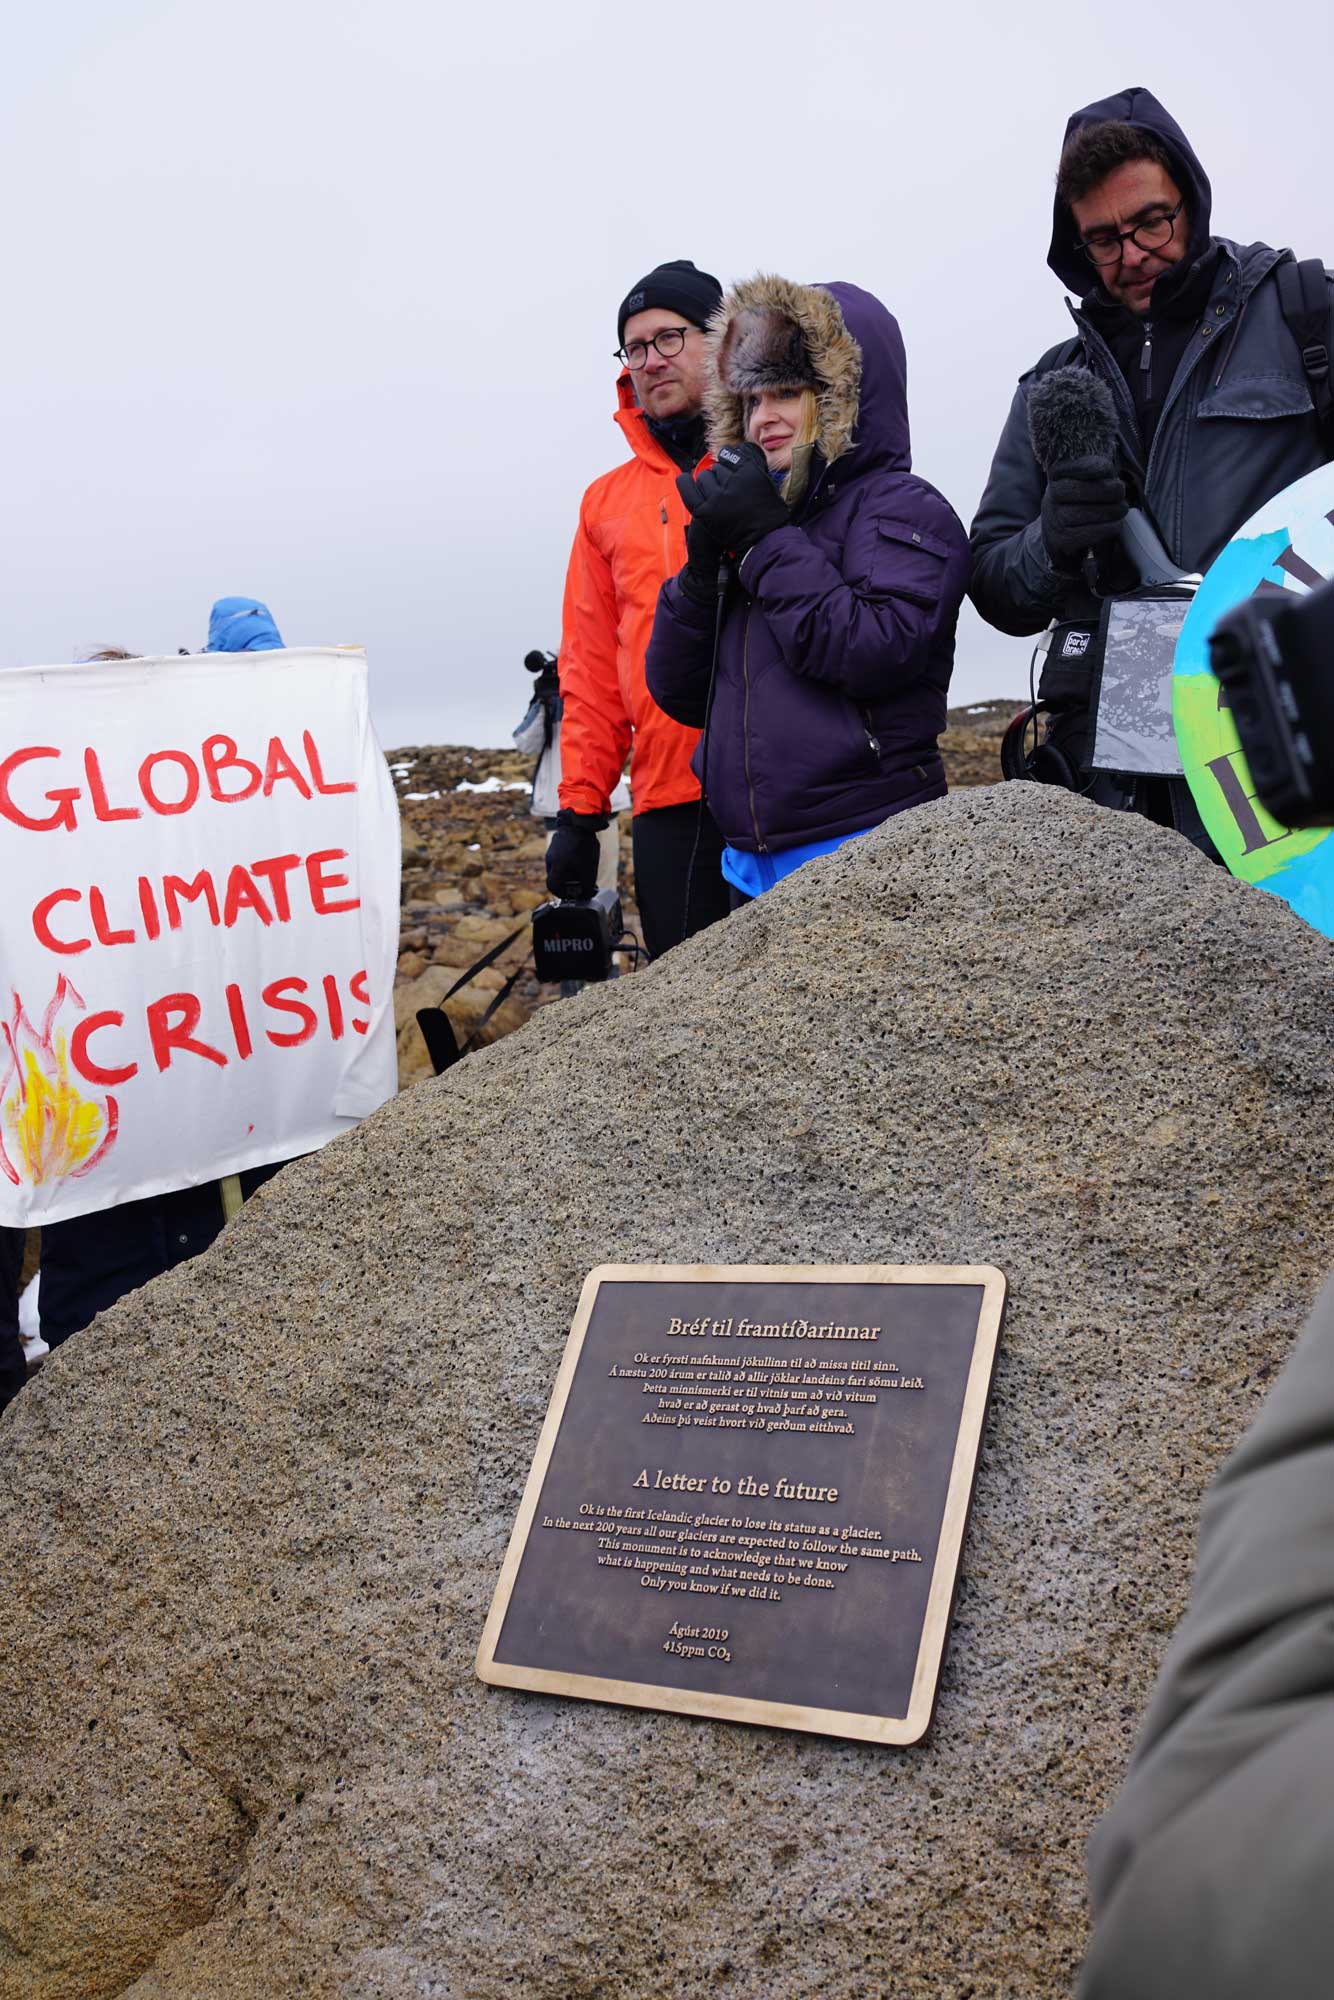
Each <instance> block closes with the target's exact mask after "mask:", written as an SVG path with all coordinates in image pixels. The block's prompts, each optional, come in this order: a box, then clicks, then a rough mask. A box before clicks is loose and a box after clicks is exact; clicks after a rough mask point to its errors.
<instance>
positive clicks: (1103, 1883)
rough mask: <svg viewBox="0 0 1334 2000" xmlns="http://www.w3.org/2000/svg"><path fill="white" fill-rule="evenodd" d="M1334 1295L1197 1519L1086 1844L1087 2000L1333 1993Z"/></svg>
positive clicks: (1288, 1998)
mask: <svg viewBox="0 0 1334 2000" xmlns="http://www.w3.org/2000/svg"><path fill="white" fill-rule="evenodd" d="M1332 1874H1334V1282H1331V1283H1327V1284H1326V1286H1325V1289H1324V1291H1323V1292H1322V1294H1321V1296H1320V1298H1319V1300H1318V1301H1317V1304H1316V1308H1315V1311H1314V1313H1313V1315H1312V1318H1311V1321H1310V1324H1309V1325H1308V1327H1307V1329H1306V1332H1305V1333H1304V1334H1303V1336H1302V1339H1301V1341H1300V1343H1299V1345H1298V1347H1297V1348H1296V1350H1295V1352H1294V1354H1293V1356H1292V1359H1291V1360H1290V1361H1289V1363H1288V1365H1287V1367H1286V1368H1285V1369H1284V1371H1283V1374H1282V1376H1281V1377H1280V1378H1279V1381H1278V1383H1277V1385H1276V1386H1275V1388H1274V1390H1273V1391H1272V1393H1271V1395H1270V1397H1269V1399H1268V1401H1267V1402H1266V1404H1265V1405H1264V1407H1263V1409H1262V1410H1261V1412H1260V1415H1259V1416H1258V1417H1257V1418H1256V1420H1255V1422H1254V1424H1253V1425H1252V1426H1251V1429H1250V1430H1249V1432H1248V1433H1247V1434H1246V1436H1245V1437H1244V1438H1243V1440H1242V1442H1241V1444H1240V1445H1239V1446H1238V1448H1237V1450H1236V1451H1235V1452H1234V1453H1233V1454H1232V1456H1231V1458H1230V1459H1228V1461H1227V1463H1226V1464H1225V1465H1224V1467H1223V1470H1222V1471H1221V1473H1220V1474H1219V1476H1218V1478H1217V1480H1216V1481H1215V1483H1214V1486H1213V1488H1212V1490H1211V1491H1210V1493H1209V1495H1208V1497H1207V1499H1206V1500H1205V1503H1204V1509H1203V1514H1202V1517H1201V1525H1200V1547H1199V1560H1198V1564H1197V1568H1196V1576H1195V1587H1194V1592H1193V1595H1192V1598H1191V1603H1190V1608H1189V1610H1188V1611H1187V1613H1186V1616H1185V1618H1184V1620H1183V1621H1182V1624H1181V1626H1180V1628H1179V1630H1178V1632H1177V1635H1176V1638H1175V1640H1174V1641H1173V1643H1172V1646H1171V1649H1170V1651H1169V1653H1168V1656H1167V1659H1166V1662H1165V1664H1164V1666H1163V1670H1162V1673H1161V1675H1160V1677H1159V1681H1158V1687H1157V1691H1156V1693H1155V1695H1154V1698H1153V1701H1152V1702H1151V1704H1150V1707H1149V1711H1148V1716H1147V1720H1146V1722H1145V1726H1144V1733H1143V1736H1142V1739H1141V1741H1140V1745H1139V1748H1138V1750H1137V1751H1136V1754H1135V1759H1134V1762H1133V1763H1132V1765H1131V1769H1130V1775H1129V1777H1128V1778H1127V1780H1126V1783H1125V1787H1124V1789H1123V1790H1122V1792H1121V1795H1120V1797H1119V1798H1118V1799H1117V1801H1116V1803H1115V1805H1114V1806H1113V1807H1112V1809H1111V1811H1110V1812H1109V1813H1108V1814H1107V1816H1106V1817H1105V1818H1104V1819H1103V1821H1102V1822H1101V1824H1100V1825H1099V1826H1098V1828H1097V1830H1096V1832H1095V1833H1094V1835H1093V1838H1092V1841H1091V1842H1090V1845H1089V1879H1090V1886H1091V1892H1092V1901H1093V1913H1094V1921H1095V1931H1094V1939H1093V1947H1092V1950H1091V1951H1090V1953H1089V1956H1088V1960H1087V1962H1086V1964H1085V1968H1084V1975H1083V1979H1082V1981H1081V1983H1080V1987H1079V1996H1080V2000H1197V1997H1198V2000H1206V1996H1207V2000H1257V1996H1259V1995H1262V1994H1263V1995H1273V1996H1276V2000H1277V1996H1281V2000H1327V1996H1328V1995H1329V1993H1330V1991H1331V1990H1332V1989H1334V1893H1331V1890H1332V1887H1334V1884H1332V1882H1331V1876H1332Z"/></svg>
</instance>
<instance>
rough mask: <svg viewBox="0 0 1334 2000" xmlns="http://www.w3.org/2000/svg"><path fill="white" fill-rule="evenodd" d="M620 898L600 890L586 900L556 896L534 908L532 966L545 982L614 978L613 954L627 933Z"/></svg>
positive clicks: (614, 893)
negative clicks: (625, 932)
mask: <svg viewBox="0 0 1334 2000" xmlns="http://www.w3.org/2000/svg"><path fill="white" fill-rule="evenodd" d="M624 928H625V927H624V925H623V923H622V921H621V899H620V897H619V896H618V895H617V893H616V891H615V890H614V889H599V890H598V891H597V893H596V894H595V895H593V896H590V897H589V899H588V900H587V902H584V901H582V900H574V899H560V898H558V899H556V900H554V901H552V902H549V903H539V904H538V906H537V908H536V909H535V910H534V911H533V969H534V971H535V972H536V974H537V977H538V978H539V979H540V980H543V981H548V980H551V981H555V980H561V981H563V980H568V979H582V980H600V979H609V978H610V977H611V971H612V965H611V955H612V952H613V951H614V950H615V948H616V946H617V945H618V944H619V942H620V940H621V937H622V934H623V932H624Z"/></svg>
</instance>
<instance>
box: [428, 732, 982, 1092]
mask: <svg viewBox="0 0 1334 2000" xmlns="http://www.w3.org/2000/svg"><path fill="white" fill-rule="evenodd" d="M1019 706H1020V704H1019V703H1018V702H1017V701H990V702H981V703H977V704H974V705H973V706H972V707H969V708H953V709H951V710H950V718H949V729H948V731H947V733H946V735H945V736H944V738H943V739H942V748H943V750H944V753H945V764H946V769H947V771H948V773H949V782H950V788H951V790H953V789H955V788H956V787H959V786H963V785H989V784H993V783H994V782H995V781H996V780H997V778H998V777H999V775H1000V763H999V758H1000V739H1001V734H1002V732H1003V730H1004V728H1005V725H1006V723H1007V722H1008V721H1009V720H1010V718H1011V716H1012V715H1013V714H1014V713H1015V711H1016V709H1017V708H1018V707H1019ZM389 764H390V768H391V770H392V772H393V775H394V787H395V790H396V791H397V793H398V799H399V805H400V808H401V811H402V814H403V891H402V895H403V911H402V928H401V931H400V935H399V959H398V977H397V980H396V982H395V993H394V1007H395V1018H396V1021H397V1025H398V1070H399V1080H400V1082H401V1083H404V1084H407V1083H411V1082H414V1081H416V1080H417V1079H418V1078H420V1077H423V1076H429V1075H430V1073H431V1065H430V1061H429V1059H428V1057H427V1054H426V1046H425V1043H424V1042H423V1041H422V1037H421V1031H420V1029H419V1028H418V1026H417V1012H418V1009H420V1008H424V1007H435V1006H438V1005H439V1004H440V1002H441V1001H442V1000H443V999H444V996H445V994H446V993H447V992H448V991H449V988H450V987H451V986H452V985H453V983H454V981H455V980H456V979H457V978H458V976H459V974H460V972H462V971H465V970H466V969H467V967H468V966H470V965H472V964H473V963H474V962H475V961H476V960H477V959H479V958H481V957H482V956H483V955H484V954H485V953H486V952H488V951H489V950H490V949H491V948H492V946H494V945H497V944H499V943H500V942H501V941H502V940H503V939H505V938H508V937H510V936H511V934H512V933H513V932H514V931H515V930H519V932H520V935H519V936H518V937H517V938H516V939H515V940H514V942H513V943H512V944H511V945H510V946H509V947H508V949H507V950H505V951H504V952H502V953H501V955H500V957H499V958H498V959H497V960H496V962H495V964H494V965H492V966H488V967H487V969H486V970H485V971H484V972H479V973H478V974H477V975H476V976H475V977H474V978H473V979H472V980H470V981H469V983H468V984H467V986H465V987H464V988H463V990H462V991H461V992H459V993H458V994H456V995H455V996H454V997H453V998H452V999H451V1000H450V1001H449V1002H448V1004H447V1008H446V1012H447V1013H448V1016H449V1020H450V1023H451V1025H452V1026H453V1028H454V1031H455V1034H456V1036H457V1038H458V1040H459V1042H460V1044H462V1043H464V1042H465V1041H466V1040H467V1038H468V1036H469V1035H470V1034H471V1033H472V1032H473V1030H474V1029H475V1028H476V1027H477V1024H478V1022H479V1020H480V1019H481V1017H482V1015H483V1014H484V1013H485V1012H486V1010H487V1008H488V1007H490V1006H491V1004H492V1002H493V1001H494V1000H495V997H496V995H497V993H498V992H499V991H500V990H501V988H502V987H503V986H504V985H505V983H506V981H507V980H508V979H509V977H510V975H511V974H512V973H513V972H514V971H515V970H516V969H517V968H518V967H520V966H524V965H526V963H527V961H528V960H529V959H530V957H531V953H530V950H529V940H528V931H527V925H526V922H525V920H526V918H527V916H528V913H529V911H530V910H532V909H533V908H534V907H535V906H536V905H537V904H538V903H541V902H544V901H545V900H546V893H547V892H546V883H545V877H544V874H543V866H542V857H543V854H544V852H545V848H546V842H545V837H544V835H543V831H542V827H541V825H540V823H539V822H537V821H535V820H534V819H532V817H531V816H530V814H529V811H528V780H529V777H530V776H531V772H532V760H531V759H530V758H528V757H524V756H521V755H520V754H519V752H518V751H517V750H512V749H511V750H469V749H462V748H458V747H456V746H455V745H452V744H445V745H437V746H434V747H432V746H423V745H412V746H409V747H406V748H404V749H400V750H394V751H391V752H390V753H389ZM621 828H622V836H623V837H622V841H621V900H622V905H623V909H624V912H625V918H626V922H627V924H628V926H629V928H630V929H631V930H632V931H635V932H636V933H637V932H638V928H639V922H638V913H637V911H636V909H635V897H634V866H633V862H632V860H631V855H630V815H629V813H623V814H622V815H621ZM558 997H559V996H558V993H557V990H556V989H555V988H554V987H550V986H548V987H542V986H539V985H538V983H537V981H536V980H535V979H534V978H533V977H532V974H531V971H525V972H524V974H523V975H522V976H521V977H520V978H519V980H518V981H517V982H516V983H515V985H514V986H513V988H512V989H511V991H510V993H509V995H508V997H507V998H506V999H505V1000H504V1002H503V1003H502V1004H501V1006H500V1007H499V1008H498V1009H497V1010H496V1012H495V1014H493V1015H492V1017H491V1020H490V1021H489V1022H488V1023H487V1025H486V1027H485V1028H484V1029H483V1030H482V1032H481V1040H483V1041H493V1040H495V1039H496V1038H497V1037H498V1036H499V1035H503V1034H508V1033H509V1032H510V1030H511V1029H514V1028H518V1027H521V1026H522V1025H523V1023H524V1022H525V1021H526V1020H527V1019H528V1017H529V1015H530V1014H531V1013H532V1012H533V1010H534V1009H535V1008H536V1007H539V1006H542V1005H544V1004H547V1003H548V1002H550V1001H552V1000H554V999H556V998H558Z"/></svg>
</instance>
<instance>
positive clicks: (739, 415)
mask: <svg viewBox="0 0 1334 2000" xmlns="http://www.w3.org/2000/svg"><path fill="white" fill-rule="evenodd" d="M709 340H710V348H711V364H712V367H711V374H712V380H711V389H710V396H709V405H708V414H709V443H710V446H711V449H712V451H713V453H714V455H715V456H714V463H713V464H712V466H711V467H710V468H709V469H708V470H706V471H704V472H701V473H699V474H698V475H697V476H696V477H695V478H693V479H692V478H691V477H690V476H689V475H688V474H686V475H683V476H682V477H681V478H680V479H679V480H678V481H677V486H678V489H679V490H680V493H681V497H682V499H683V500H684V501H685V504H686V506H687V507H688V508H689V509H690V514H691V522H690V526H689V528H688V529H687V531H686V552H687V561H686V566H685V568H684V569H683V570H682V571H681V573H680V575H679V576H675V577H672V578H671V579H670V580H669V581H668V582H667V583H665V584H664V585H663V588H662V593H661V595H660V597H659V599H658V609H657V615H656V618H655V620H654V625H653V637H652V640H651V641H650V644H649V649H648V654H647V657H646V662H645V665H646V670H647V676H648V685H649V689H650V691H651V692H652V695H653V698H654V700H655V701H656V702H657V703H658V705H659V707H660V708H663V709H665V710H666V712H667V714H668V715H670V716H673V717H674V718H675V719H676V721H678V722H683V723H686V724H687V725H688V726H690V727H692V728H696V729H698V728H703V727H704V726H705V724H706V722H707V729H706V732H705V736H704V739H703V741H702V742H701V744H700V746H699V748H698V749H697V750H696V752H695V758H694V765H695V770H696V773H697V775H698V776H699V777H700V779H701V780H702V782H703V784H704V787H705V790H706V793H707V796H708V800H709V806H710V809H711V811H712V813H713V816H714V818H715V819H716V820H717V822H718V824H719V826H720V828H721V829H722V833H723V838H724V840H725V842H726V848H725V850H724V854H723V873H724V874H725V875H726V876H727V879H728V881H729V882H730V883H731V885H732V888H733V890H734V892H736V898H735V899H736V900H737V901H741V900H744V899H746V898H748V897H751V896H756V895H758V894H759V893H760V891H761V890H763V889H767V888H771V887H772V885H773V884H774V883H775V882H776V881H777V880H778V879H779V878H780V877H781V876H783V875H786V874H789V873H790V872H791V870H792V869H793V868H795V867H798V866H799V865H800V864H801V862H803V861H807V860H809V859H810V858H811V856H812V855H814V854H824V853H827V852H828V851H829V849H830V848H833V847H837V846H838V845H839V844H840V842H841V841H844V840H847V839H849V838H850V837H851V836H852V835H853V834H857V833H864V832H866V831H868V830H869V828H871V827H873V826H878V825H879V824H880V822H881V821H882V820H884V819H888V818H889V816H890V814H891V813H896V812H903V811H904V810H905V809H906V808H907V807H908V806H916V805H921V804H923V803H924V802H925V801H926V800H927V799H936V798H940V797H942V796H943V795H944V792H945V771H944V766H943V765H942V763H941V759H940V751H939V748H938V746H937V741H936V739H937V737H938V736H939V734H940V732H941V730H942V729H943V728H944V727H945V705H946V690H947V689H948V687H949V679H950V670H951V668H952V666H953V664H954V626H955V621H956V619H957V617H958V612H959V604H960V601H961V600H962V597H963V593H964V586H965V584H966V582H967V580H968V540H967V537H966V535H965V534H964V531H963V528H962V526H961V525H960V523H959V521H958V518H957V517H956V515H955V513H954V510H953V508H952V507H950V505H949V503H948V502H947V501H946V500H944V499H943V498H942V497H941V495H940V494H939V493H937V492H936V490H935V488H934V487H933V486H928V485H927V483H926V481H925V480H923V479H918V478H917V477H915V475H914V474H913V472H912V470H911V465H912V457H911V452H910V450H909V444H908V401H907V386H906V364H905V360H904V352H903V340H902V336H901V335H900V333H899V329H898V324H897V322H896V321H895V319H894V317H893V315H892V314H891V313H889V312H887V311H886V309H885V307H884V306H882V305H881V303H880V301H879V300H878V299H874V298H872V297H871V295H870V293H869V292H863V291H861V290H859V289H858V287H857V286H856V285H845V284H830V285H796V284H791V283H789V282H788V280H786V279H784V278H776V277H766V276H760V277H755V278H751V279H749V280H747V281H746V282H745V283H743V284H739V285H736V286H735V287H734V288H733V289H732V290H731V291H730V292H729V293H728V295H727V297H726V298H725V299H724V301H723V305H722V308H721V310H720V311H719V313H718V314H717V316H716V317H715V319H714V321H713V322H712V325H711V327H710V330H709ZM715 632H716V636H717V664H716V670H715V669H714V648H715ZM711 678H712V692H710V682H711Z"/></svg>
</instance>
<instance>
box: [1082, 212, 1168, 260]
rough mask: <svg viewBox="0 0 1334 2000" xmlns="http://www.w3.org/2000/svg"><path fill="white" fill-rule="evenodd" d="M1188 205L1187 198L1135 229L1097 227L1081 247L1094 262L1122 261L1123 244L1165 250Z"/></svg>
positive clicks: (1141, 248) (1140, 223)
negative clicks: (1178, 220)
mask: <svg viewBox="0 0 1334 2000" xmlns="http://www.w3.org/2000/svg"><path fill="white" fill-rule="evenodd" d="M1185 205H1186V204H1185V200H1184V197H1183V199H1182V200H1181V201H1179V202H1178V203H1177V205H1176V207H1175V208H1172V209H1168V211H1167V213H1166V214H1165V215H1154V216H1150V218H1149V220H1148V221H1147V222H1137V223H1136V224H1135V227H1134V228H1133V229H1119V230H1118V229H1095V230H1094V232H1093V234H1092V236H1086V237H1085V238H1084V240H1083V241H1082V242H1081V243H1080V245H1079V248H1080V249H1081V250H1082V251H1083V253H1084V255H1085V256H1086V257H1087V258H1088V260H1089V262H1090V263H1091V264H1119V263H1120V261H1121V258H1122V255H1123V254H1124V253H1123V251H1122V248H1121V246H1122V244H1123V243H1133V244H1135V245H1136V246H1137V248H1139V249H1140V250H1161V249H1162V247H1163V245H1164V243H1170V242H1171V240H1172V233H1173V231H1174V230H1175V228H1176V222H1177V217H1178V216H1179V215H1180V213H1181V211H1182V209H1183V208H1184V207H1185Z"/></svg>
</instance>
